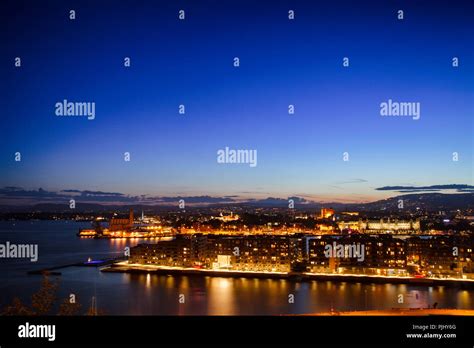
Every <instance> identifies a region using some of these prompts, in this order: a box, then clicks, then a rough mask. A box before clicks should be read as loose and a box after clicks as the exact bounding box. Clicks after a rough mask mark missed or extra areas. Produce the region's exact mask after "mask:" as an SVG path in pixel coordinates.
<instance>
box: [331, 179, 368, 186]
mask: <svg viewBox="0 0 474 348" xmlns="http://www.w3.org/2000/svg"><path fill="white" fill-rule="evenodd" d="M364 182H368V181H367V180H365V179H349V180H348V181H339V182H335V183H334V184H336V185H345V184H361V183H364Z"/></svg>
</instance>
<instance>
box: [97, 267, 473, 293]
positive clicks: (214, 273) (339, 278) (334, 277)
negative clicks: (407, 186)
mask: <svg viewBox="0 0 474 348" xmlns="http://www.w3.org/2000/svg"><path fill="white" fill-rule="evenodd" d="M101 271H102V272H112V273H146V274H148V273H150V274H163V275H189V276H202V277H206V276H211V277H228V278H268V279H293V280H296V281H305V280H322V281H336V282H361V283H393V284H413V285H425V286H437V285H439V286H461V287H466V288H474V280H472V279H461V278H442V279H441V278H434V277H432V278H417V277H408V276H406V277H404V276H380V275H362V274H337V273H310V272H270V271H267V272H265V271H238V270H221V269H219V270H214V269H196V268H191V267H170V266H156V265H142V264H133V263H128V262H127V261H121V262H116V263H114V264H112V265H110V266H109V267H105V268H102V269H101Z"/></svg>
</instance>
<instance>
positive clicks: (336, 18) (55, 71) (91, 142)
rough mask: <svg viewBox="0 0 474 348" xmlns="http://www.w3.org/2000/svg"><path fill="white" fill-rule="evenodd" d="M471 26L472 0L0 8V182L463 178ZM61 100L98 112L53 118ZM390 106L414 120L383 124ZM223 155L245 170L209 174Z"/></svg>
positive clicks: (180, 189) (169, 190) (143, 188)
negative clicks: (454, 63) (403, 104)
mask: <svg viewBox="0 0 474 348" xmlns="http://www.w3.org/2000/svg"><path fill="white" fill-rule="evenodd" d="M70 9H74V10H76V20H75V21H70V20H69V18H68V13H69V10H70ZM180 9H184V10H185V11H186V20H185V21H180V20H178V18H177V15H178V10H180ZM289 9H294V10H295V11H296V19H295V20H294V21H289V20H288V19H287V12H288V10H289ZM398 9H403V10H404V12H405V20H404V21H398V20H397V18H396V11H397V10H398ZM473 18H474V2H473V1H470V0H466V1H448V0H446V1H413V0H411V1H401V0H399V1H395V0H394V1H337V0H336V1H309V0H308V1H269V0H266V1H251V0H244V1H242V0H239V1H217V0H216V1H207V0H192V1H46V2H38V1H27V2H22V1H2V2H1V4H0V19H1V24H0V28H1V32H0V34H1V46H0V53H1V54H0V77H1V79H0V80H1V84H0V101H1V112H2V114H1V116H2V131H1V138H0V148H1V149H0V151H1V152H0V185H1V186H17V187H22V188H25V189H38V188H39V187H42V188H43V189H46V190H51V191H59V190H64V189H77V190H101V191H112V192H123V193H126V194H131V195H140V194H149V195H167V196H174V195H201V194H203V195H211V196H223V195H238V196H242V197H267V196H278V197H287V196H289V195H298V196H306V197H308V198H311V199H314V200H331V201H333V200H344V201H366V200H372V199H377V198H382V197H386V196H388V195H391V193H390V192H384V191H376V190H375V188H377V187H380V186H385V185H415V186H416V185H424V186H427V185H435V184H472V182H473V179H472V176H473V159H472V156H473V140H472V139H473V131H474V130H473V117H474V39H473V38H474V22H473ZM17 56H19V57H21V58H22V67H21V68H20V69H18V68H15V67H14V65H13V63H14V57H17ZM125 56H129V57H131V60H132V66H131V68H128V69H127V68H124V67H123V58H124V57H125ZM235 56H238V57H239V58H240V60H241V66H240V67H239V68H234V67H233V66H232V60H233V57H235ZM345 56H347V57H349V58H350V63H351V66H350V68H343V67H342V58H343V57H345ZM453 56H457V57H459V59H460V66H459V67H458V68H457V69H454V68H452V67H451V59H452V57H453ZM63 99H68V100H70V101H94V102H95V103H96V118H95V120H93V121H88V120H87V119H86V118H61V117H56V116H55V113H54V112H55V108H54V105H55V103H56V102H58V101H62V100H63ZM387 99H393V100H396V101H409V102H411V101H413V102H420V103H421V119H420V120H418V121H413V120H412V119H410V118H401V117H394V118H384V117H381V116H380V115H379V105H380V103H381V102H383V101H386V100H387ZM179 104H185V105H186V115H184V116H183V115H179V114H178V105H179ZM288 104H294V105H295V107H296V114H295V115H292V116H290V115H288V113H287V107H288ZM226 146H228V147H230V148H235V149H257V151H258V165H257V167H256V168H250V167H249V166H248V165H219V164H218V163H217V161H216V152H217V150H218V149H222V148H224V147H226ZM16 151H20V152H21V154H22V161H21V162H20V163H18V162H15V161H14V153H15V152H16ZM126 151H128V152H130V153H131V156H132V160H131V161H130V162H128V163H127V162H124V161H123V153H124V152H126ZM344 151H347V152H349V154H350V161H349V162H344V161H342V153H343V152H344ZM454 151H457V152H459V156H460V160H459V162H453V161H452V160H451V154H452V152H454Z"/></svg>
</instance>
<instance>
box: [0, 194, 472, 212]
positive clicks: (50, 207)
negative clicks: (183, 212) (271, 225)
mask: <svg viewBox="0 0 474 348" xmlns="http://www.w3.org/2000/svg"><path fill="white" fill-rule="evenodd" d="M294 200H295V208H296V209H299V210H301V209H304V210H309V209H311V210H319V209H320V208H321V207H331V208H333V209H335V210H337V211H344V210H355V211H397V210H398V204H399V200H403V208H404V209H406V210H415V209H416V208H420V209H422V210H428V211H439V210H455V209H474V193H459V194H443V193H416V194H406V195H400V196H396V197H391V198H388V199H384V200H380V201H375V202H370V203H357V204H356V203H353V204H345V203H335V202H334V203H319V202H311V201H305V200H303V199H301V198H298V197H294ZM229 206H234V207H235V206H240V207H249V208H258V207H262V208H286V207H288V200H287V199H281V198H271V197H269V198H266V199H262V200H253V201H249V202H243V203H221V204H210V205H207V207H210V208H219V207H229ZM130 207H131V208H134V210H135V211H136V213H139V212H141V210H142V209H143V210H146V211H147V212H155V213H158V212H163V211H169V210H177V202H176V204H166V205H141V204H135V205H107V204H98V203H81V202H80V201H78V202H76V209H75V211H77V212H80V213H83V212H110V211H117V212H126V211H127V210H128V209H129V208H130ZM201 207H202V206H201ZM186 208H187V209H188V210H193V209H195V207H193V206H192V205H188V206H187V207H186ZM0 212H2V213H7V212H47V213H68V212H71V209H69V205H68V204H57V203H41V204H35V205H30V206H7V205H2V206H0Z"/></svg>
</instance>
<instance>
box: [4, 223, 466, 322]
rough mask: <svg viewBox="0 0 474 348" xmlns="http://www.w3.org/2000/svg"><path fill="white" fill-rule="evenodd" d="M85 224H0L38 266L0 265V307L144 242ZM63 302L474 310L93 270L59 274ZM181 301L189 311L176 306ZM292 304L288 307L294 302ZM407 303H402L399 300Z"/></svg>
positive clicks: (206, 308) (408, 291)
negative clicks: (46, 280)
mask: <svg viewBox="0 0 474 348" xmlns="http://www.w3.org/2000/svg"><path fill="white" fill-rule="evenodd" d="M83 227H90V225H89V224H88V223H77V222H70V221H69V222H66V221H34V222H29V221H28V222H15V223H13V222H0V242H1V243H5V242H6V241H10V242H12V243H28V244H30V243H37V244H38V245H39V258H38V261H37V262H35V263H32V262H30V261H29V260H25V259H0V307H2V308H3V307H4V306H5V304H7V303H10V302H11V300H12V299H13V297H14V296H18V297H20V298H21V299H22V300H23V301H25V302H26V303H28V301H29V299H30V298H31V294H32V293H33V292H34V291H36V290H37V289H38V287H39V285H40V282H41V276H39V275H27V274H26V272H27V271H29V270H34V269H39V268H42V267H47V266H56V265H62V264H67V263H75V262H80V261H85V260H87V258H88V257H92V258H93V259H101V258H109V257H113V256H119V255H123V249H124V247H125V246H133V245H136V244H137V243H138V242H139V240H95V239H81V238H78V237H76V235H75V233H76V232H77V231H78V229H79V228H83ZM59 271H60V272H62V275H61V276H59V280H60V291H59V294H60V297H62V298H65V297H66V296H68V294H70V293H74V294H75V295H76V296H77V298H78V302H80V303H81V304H82V309H83V311H85V310H86V309H87V307H89V305H90V302H91V298H92V297H93V296H95V297H96V298H97V307H98V308H99V309H100V310H102V311H104V312H105V313H106V314H118V315H176V314H196V315H206V314H210V315H278V314H302V313H315V312H327V311H330V310H331V308H333V309H334V310H339V311H349V310H372V309H390V308H400V307H406V308H408V307H428V306H430V305H432V304H433V303H435V302H437V303H438V307H439V308H460V309H474V291H472V290H470V291H466V290H460V289H456V288H448V287H441V286H440V287H419V286H411V285H400V284H361V283H346V282H342V283H338V282H330V281H310V282H300V283H299V282H293V281H287V280H267V279H245V278H238V279H231V278H212V277H187V276H182V277H176V276H157V275H145V274H143V275H130V274H112V273H104V272H100V271H99V270H98V269H96V268H86V267H68V268H64V269H61V270H59ZM180 294H183V295H184V301H185V303H179V296H180ZM290 294H292V295H294V303H289V301H288V299H289V295H290ZM399 294H402V295H403V296H404V303H403V304H400V303H398V299H399V297H398V295H399Z"/></svg>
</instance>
